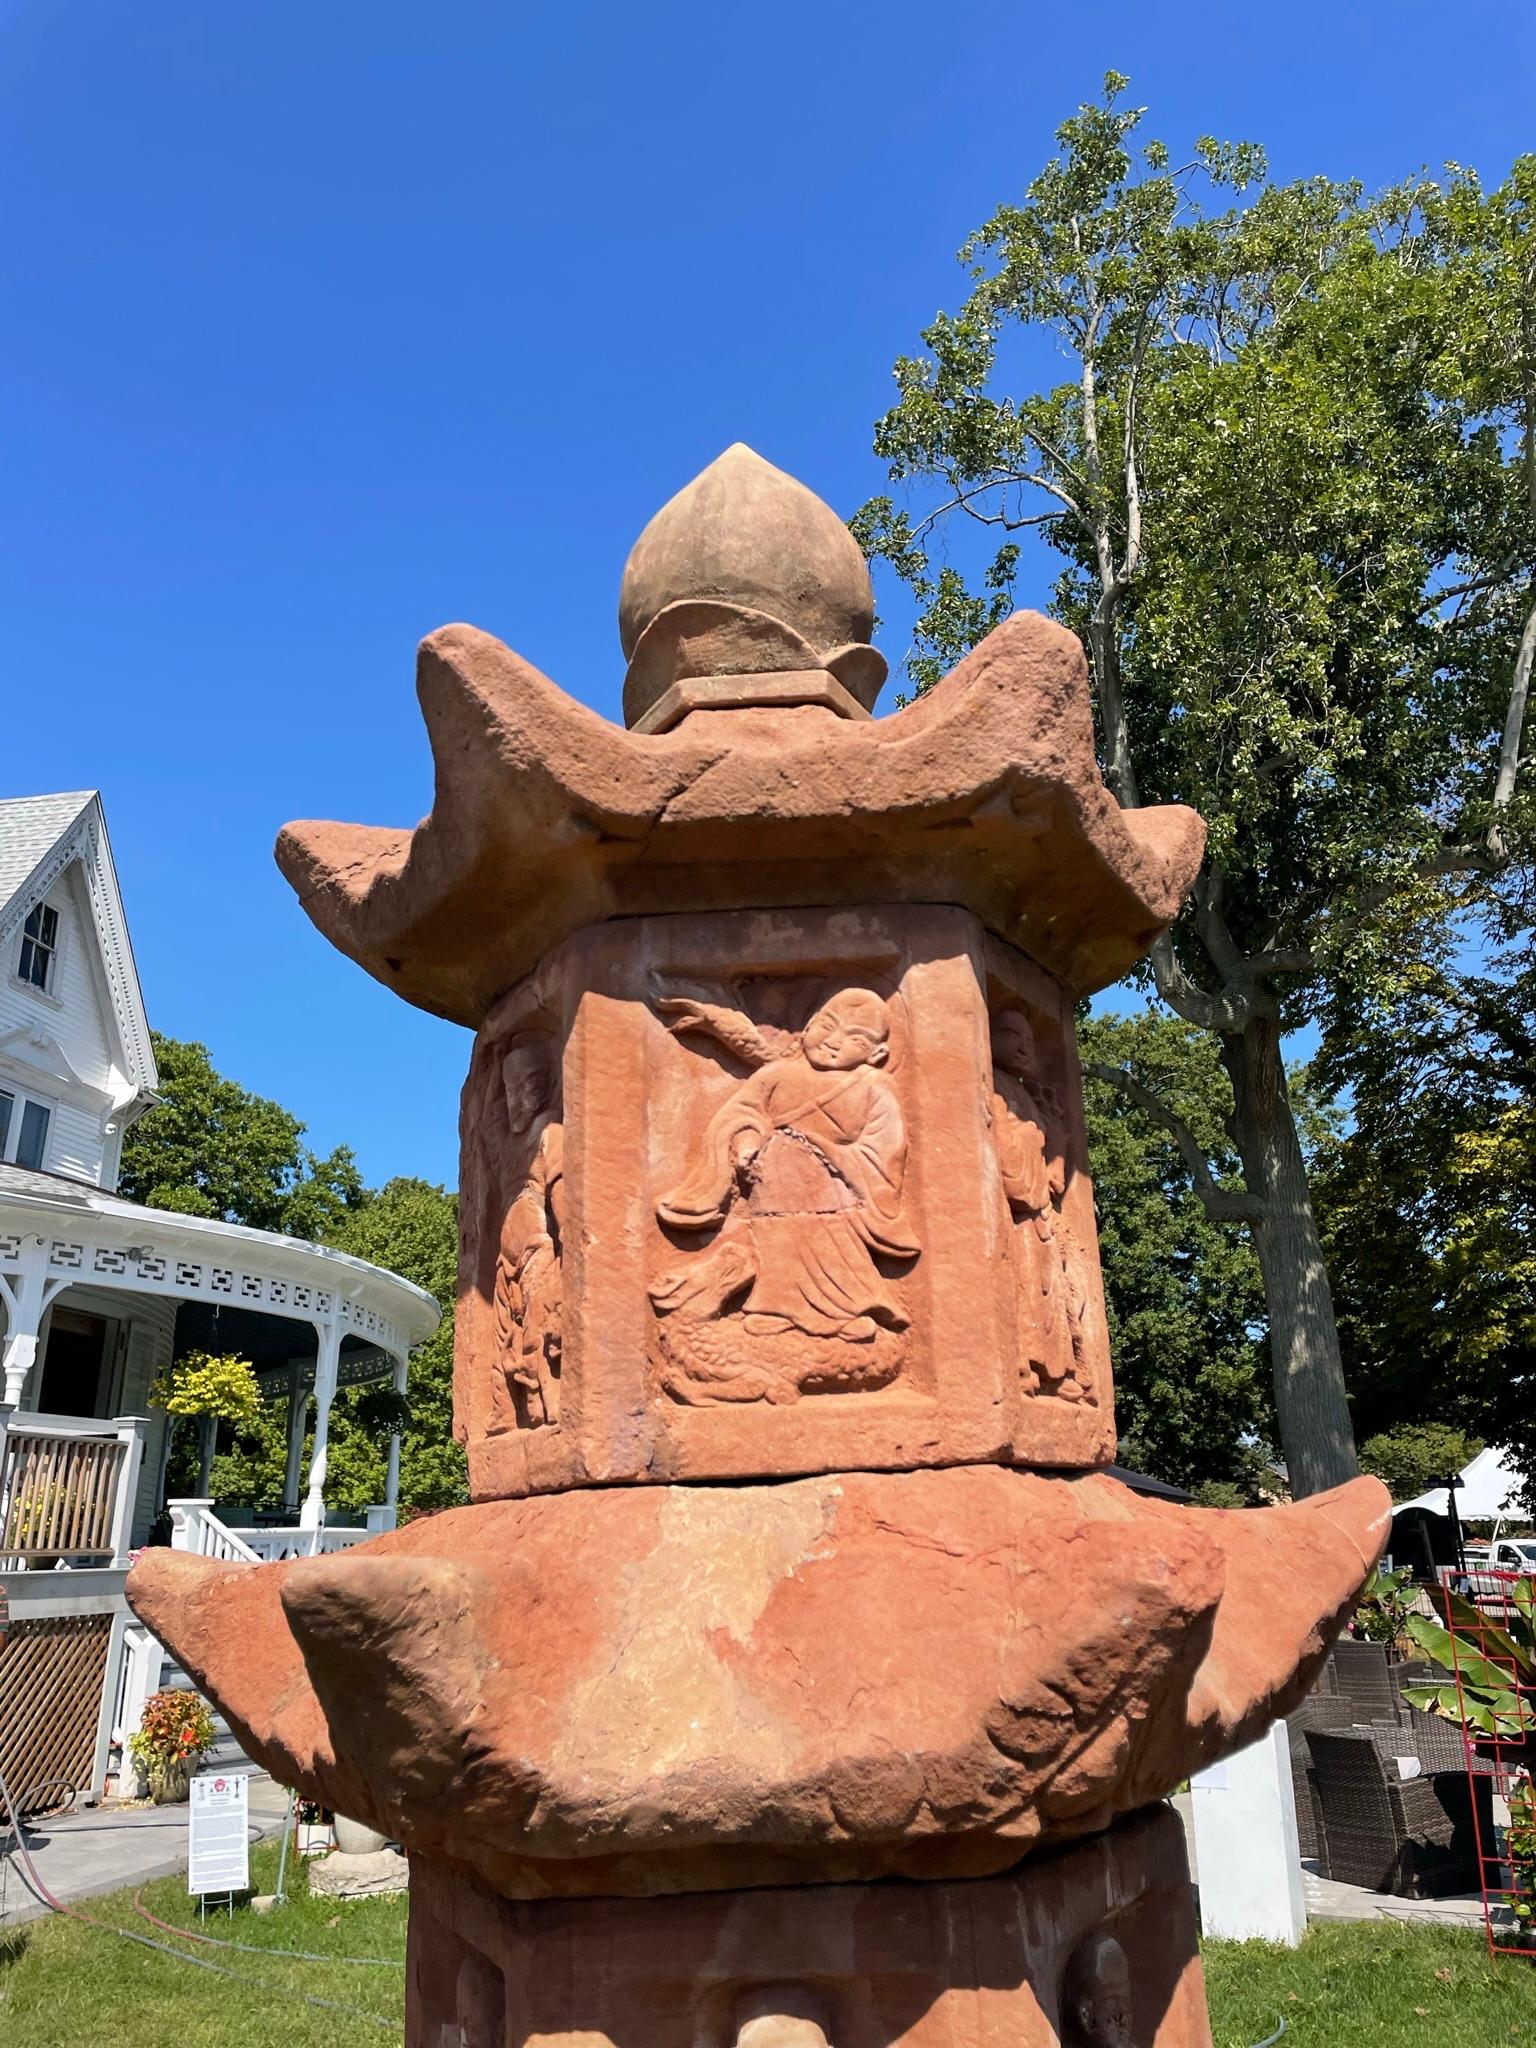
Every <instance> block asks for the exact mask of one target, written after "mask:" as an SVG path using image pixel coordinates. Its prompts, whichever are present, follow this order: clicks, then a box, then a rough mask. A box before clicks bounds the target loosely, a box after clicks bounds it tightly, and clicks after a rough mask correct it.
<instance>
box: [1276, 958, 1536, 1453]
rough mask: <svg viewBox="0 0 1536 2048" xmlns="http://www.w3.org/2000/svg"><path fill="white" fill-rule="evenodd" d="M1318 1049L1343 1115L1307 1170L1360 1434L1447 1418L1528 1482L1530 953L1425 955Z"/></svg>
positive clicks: (1532, 1210)
mask: <svg viewBox="0 0 1536 2048" xmlns="http://www.w3.org/2000/svg"><path fill="white" fill-rule="evenodd" d="M1321 1060H1322V1064H1323V1067H1324V1069H1325V1072H1327V1073H1329V1075H1330V1076H1331V1078H1332V1079H1333V1080H1334V1081H1336V1082H1337V1081H1339V1080H1341V1079H1343V1080H1347V1082H1348V1086H1349V1089H1350V1100H1351V1121H1350V1123H1349V1126H1348V1128H1347V1129H1346V1130H1344V1131H1341V1132H1340V1133H1338V1134H1337V1135H1336V1136H1335V1137H1334V1138H1333V1139H1332V1140H1331V1141H1330V1142H1327V1143H1325V1144H1324V1145H1323V1146H1322V1148H1321V1149H1320V1153H1319V1157H1318V1161H1317V1166H1316V1171H1315V1176H1314V1179H1315V1186H1316V1193H1317V1204H1318V1213H1319V1216H1320V1218H1321V1220H1322V1227H1323V1236H1324V1243H1325V1245H1326V1248H1327V1253H1328V1259H1329V1265H1330V1269H1331V1271H1332V1273H1333V1275H1334V1284H1335V1291H1336V1295H1337V1299H1338V1305H1339V1329H1340V1334H1341V1338H1342V1343H1343V1351H1344V1360H1345V1367H1346V1371H1347V1373H1348V1376H1349V1384H1350V1394H1351V1400H1352V1404H1353V1407H1354V1411H1355V1418H1356V1424H1357V1427H1358V1428H1359V1430H1360V1432H1361V1434H1362V1435H1363V1436H1371V1435H1373V1434H1375V1433H1377V1432H1386V1431H1390V1430H1391V1429H1392V1428H1393V1426H1394V1425H1395V1424H1398V1423H1401V1422H1409V1423H1415V1424H1418V1423H1444V1424H1446V1425H1449V1426H1451V1427H1453V1428H1455V1429H1456V1430H1459V1431H1462V1432H1464V1433H1466V1434H1467V1435H1469V1436H1471V1437H1474V1438H1478V1439H1481V1440H1482V1441H1484V1442H1488V1443H1495V1444H1498V1445H1500V1446H1501V1447H1503V1448H1505V1449H1508V1450H1510V1451H1511V1452H1512V1453H1513V1454H1514V1457H1515V1459H1516V1462H1517V1463H1518V1464H1519V1466H1520V1468H1521V1470H1522V1471H1523V1472H1524V1473H1525V1475H1526V1477H1527V1480H1528V1482H1529V1483H1531V1485H1532V1487H1533V1489H1536V967H1533V966H1532V965H1531V963H1530V959H1529V955H1528V950H1527V949H1526V948H1524V947H1521V948H1520V949H1519V951H1518V952H1517V953H1515V954H1514V955H1512V956H1508V957H1505V956H1497V955H1496V956H1494V957H1493V958H1491V959H1488V960H1485V961H1483V962H1482V963H1481V964H1480V965H1479V967H1478V968H1477V969H1476V970H1475V971H1466V970H1463V971H1460V972H1458V971H1456V970H1455V967H1454V964H1447V963H1446V962H1444V961H1441V962H1438V963H1430V964H1427V965H1424V966H1422V967H1421V969H1420V971H1419V973H1418V974H1417V976H1416V977H1415V980H1414V983H1413V985H1412V986H1411V987H1409V988H1407V989H1405V990H1404V991H1402V992H1401V993H1400V994H1399V996H1398V998H1397V1000H1396V1001H1395V1002H1394V1003H1393V1004H1392V1005H1391V1007H1390V1008H1389V1009H1387V1010H1385V1011H1384V1012H1383V1013H1382V1014H1380V1015H1378V1016H1377V1017H1376V1018H1375V1019H1374V1020H1373V1028H1372V1029H1371V1030H1370V1032H1369V1033H1360V1034H1357V1035H1356V1036H1355V1037H1353V1038H1351V1039H1350V1040H1349V1041H1347V1042H1346V1043H1344V1044H1343V1045H1341V1046H1337V1047H1329V1046H1327V1045H1325V1047H1324V1051H1323V1054H1322V1056H1321ZM1459 1462H1460V1463H1465V1459H1462V1460H1460V1461H1459ZM1382 1476H1383V1477H1386V1476H1387V1474H1386V1473H1385V1471H1383V1474H1382ZM1415 1490H1418V1491H1422V1488H1418V1489H1415Z"/></svg>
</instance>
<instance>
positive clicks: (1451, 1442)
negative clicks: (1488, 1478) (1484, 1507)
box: [1360, 1422, 1483, 1501]
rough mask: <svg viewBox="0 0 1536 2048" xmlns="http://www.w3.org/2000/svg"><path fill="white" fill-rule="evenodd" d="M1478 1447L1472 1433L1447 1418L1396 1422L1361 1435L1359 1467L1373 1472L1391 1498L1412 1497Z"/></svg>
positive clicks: (1452, 1470) (1464, 1461)
mask: <svg viewBox="0 0 1536 2048" xmlns="http://www.w3.org/2000/svg"><path fill="white" fill-rule="evenodd" d="M1482 1448H1483V1447H1482V1444H1481V1443H1480V1442H1479V1440H1478V1439H1477V1438H1476V1437H1475V1436H1468V1435H1467V1433H1466V1431H1465V1430H1463V1429H1456V1428H1454V1427H1453V1426H1452V1425H1451V1424H1450V1423H1448V1422H1400V1423H1397V1424H1395V1425H1394V1427H1393V1428H1391V1429H1386V1430H1383V1431H1381V1433H1380V1434H1379V1435H1377V1436H1368V1437H1367V1438H1366V1439H1365V1441H1364V1443H1363V1444H1361V1446H1360V1469H1361V1470H1362V1471H1363V1472H1374V1473H1375V1474H1376V1477H1377V1478H1378V1479H1380V1480H1381V1481H1383V1482H1384V1484H1385V1485H1386V1486H1387V1487H1388V1488H1389V1489H1390V1490H1391V1494H1392V1498H1393V1499H1394V1500H1396V1501H1404V1500H1413V1499H1415V1498H1416V1497H1417V1496H1418V1495H1419V1494H1421V1493H1427V1492H1428V1491H1429V1489H1430V1487H1431V1486H1433V1485H1434V1484H1435V1482H1436V1481H1437V1480H1445V1479H1448V1478H1449V1477H1450V1476H1451V1474H1452V1473H1455V1472H1460V1471H1461V1470H1462V1468H1463V1467H1464V1466H1466V1465H1469V1464H1470V1463H1471V1461H1472V1460H1473V1459H1474V1458H1475V1457H1476V1456H1477V1454H1478V1452H1479V1451H1480V1450H1481V1449H1482Z"/></svg>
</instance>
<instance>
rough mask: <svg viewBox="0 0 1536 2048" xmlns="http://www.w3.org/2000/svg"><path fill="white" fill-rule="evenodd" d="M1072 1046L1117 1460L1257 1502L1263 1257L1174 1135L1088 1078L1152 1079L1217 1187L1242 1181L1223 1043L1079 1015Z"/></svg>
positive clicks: (1261, 1452)
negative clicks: (1211, 1164)
mask: <svg viewBox="0 0 1536 2048" xmlns="http://www.w3.org/2000/svg"><path fill="white" fill-rule="evenodd" d="M1078 1035H1079V1041H1080V1045H1081V1049H1082V1054H1083V1059H1084V1061H1085V1063H1086V1064H1087V1065H1088V1066H1089V1068H1090V1074H1089V1079H1088V1083H1087V1089H1086V1104H1087V1116H1088V1161H1089V1168H1090V1171H1091V1172H1092V1175H1093V1193H1094V1202H1095V1205H1096V1207H1097V1210H1098V1219H1099V1243H1100V1247H1101V1251H1102V1255H1103V1261H1104V1289H1105V1302H1106V1308H1107V1310H1108V1317H1109V1335H1110V1347H1111V1352H1112V1355H1113V1358H1114V1369H1115V1413H1116V1418H1117V1421H1118V1425H1119V1432H1120V1461H1121V1463H1122V1464H1125V1465H1129V1466H1131V1467H1132V1468H1133V1469H1135V1470H1138V1471H1143V1472H1150V1473H1151V1474H1152V1475H1153V1476H1154V1477H1155V1478H1158V1479H1165V1480H1167V1481H1169V1482H1170V1483H1171V1484H1173V1485H1176V1486H1187V1487H1190V1488H1191V1489H1199V1490H1201V1497H1202V1498H1205V1499H1209V1500H1211V1502H1212V1504H1214V1505H1229V1506H1230V1505H1235V1504H1236V1503H1238V1502H1239V1501H1243V1500H1248V1501H1252V1500H1254V1499H1255V1498H1257V1494H1258V1488H1259V1485H1260V1483H1261V1479H1262V1477H1263V1475H1264V1471H1265V1466H1266V1463H1267V1457H1266V1453H1267V1451H1268V1445H1269V1440H1270V1439H1271V1437H1272V1435H1273V1430H1274V1420H1273V1414H1272V1410H1271V1405H1270V1400H1269V1394H1268V1370H1267V1360H1266V1358H1265V1356H1264V1346H1263V1342H1262V1338H1261V1336H1260V1335H1259V1334H1258V1333H1259V1331H1260V1329H1261V1326H1262V1322H1263V1316H1264V1293H1263V1287H1262V1284H1261V1281H1260V1277H1259V1269H1258V1262H1257V1261H1256V1259H1255V1258H1254V1255H1253V1249H1252V1246H1251V1245H1250V1244H1249V1243H1248V1242H1247V1239H1246V1236H1245V1234H1244V1232H1243V1230H1242V1229H1241V1227H1240V1226H1239V1225H1238V1224H1236V1223H1232V1222H1218V1221H1216V1220H1214V1219H1213V1218H1212V1217H1210V1216H1209V1215H1208V1214H1207V1212H1206V1209H1205V1205H1204V1203H1203V1202H1202V1201H1201V1199H1200V1196H1199V1193H1198V1190H1197V1189H1196V1187H1195V1184H1194V1180H1193V1177H1192V1176H1191V1173H1190V1170H1189V1167H1188V1165H1187V1163H1186V1162H1185V1160H1184V1158H1183V1156H1182V1155H1181V1153H1180V1151H1179V1147H1178V1145H1177V1144H1176V1143H1175V1141H1174V1140H1173V1138H1172V1137H1171V1136H1170V1135H1169V1134H1168V1132H1167V1131H1166V1130H1165V1129H1164V1128H1163V1127H1162V1126H1161V1125H1159V1124H1157V1123H1155V1122H1153V1121H1152V1120H1151V1119H1150V1118H1149V1117H1148V1116H1147V1115H1146V1114H1145V1112H1144V1111H1142V1110H1140V1109H1138V1108H1137V1107H1136V1105H1135V1104H1133V1103H1129V1102H1127V1101H1126V1099H1125V1097H1124V1095H1123V1094H1122V1093H1121V1092H1120V1090H1119V1089H1118V1088H1116V1087H1115V1086H1114V1084H1113V1083H1112V1082H1109V1081H1106V1080H1102V1079H1099V1078H1096V1077H1095V1075H1094V1074H1093V1072H1092V1071H1091V1070H1092V1069H1093V1068H1094V1067H1096V1066H1098V1065H1101V1064H1106V1063H1107V1064H1108V1065H1110V1066H1112V1067H1121V1066H1134V1067H1135V1069H1136V1071H1137V1072H1138V1073H1141V1074H1144V1075H1146V1076H1148V1077H1149V1079H1150V1081H1151V1082H1152V1083H1153V1084H1154V1085H1155V1086H1156V1089H1157V1092H1158V1095H1159V1098H1160V1099H1161V1100H1162V1101H1165V1102H1168V1103H1171V1104H1173V1105H1175V1106H1176V1108H1177V1111H1178V1114H1179V1115H1180V1116H1181V1117H1182V1118H1183V1119H1184V1121H1185V1122H1186V1124H1187V1125H1188V1127H1189V1128H1190V1129H1191V1130H1192V1131H1195V1132H1197V1133H1198V1134H1199V1137H1200V1141H1201V1144H1202V1146H1203V1147H1204V1148H1205V1150H1206V1154H1207V1156H1208V1157H1209V1158H1211V1159H1212V1160H1214V1161H1215V1162H1216V1166H1217V1171H1218V1172H1219V1173H1220V1174H1221V1176H1222V1178H1223V1179H1224V1180H1225V1179H1227V1178H1235V1177H1236V1174H1237V1171H1238V1164H1237V1158H1236V1155H1235V1153H1234V1152H1233V1151H1232V1147H1231V1141H1230V1140H1229V1139H1228V1138H1227V1137H1226V1135H1225V1133H1224V1131H1223V1129H1222V1116H1223V1113H1224V1106H1225V1097H1226V1084H1225V1079H1224V1076H1223V1074H1222V1071H1221V1064H1220V1061H1219V1060H1218V1059H1217V1057H1216V1049H1215V1046H1214V1045H1213V1043H1212V1041H1211V1039H1210V1037H1209V1035H1208V1034H1206V1033H1204V1032H1199V1031H1196V1030H1194V1029H1193V1028H1192V1027H1191V1026H1190V1025H1188V1024H1185V1023H1183V1022H1182V1021H1181V1020H1180V1019H1179V1018H1177V1017H1169V1016H1167V1015H1157V1014H1154V1013H1152V1012H1150V1011H1142V1012H1140V1013H1139V1014H1137V1015H1134V1016H1127V1017H1119V1016H1098V1017H1093V1016H1090V1017H1085V1018H1083V1019H1082V1020H1081V1022H1080V1024H1079V1031H1078ZM1212 1489H1222V1490H1220V1491H1212Z"/></svg>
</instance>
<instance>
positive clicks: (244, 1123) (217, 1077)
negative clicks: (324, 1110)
mask: <svg viewBox="0 0 1536 2048" xmlns="http://www.w3.org/2000/svg"><path fill="white" fill-rule="evenodd" d="M154 1044H155V1061H156V1064H157V1066H158V1067H159V1070H160V1100H159V1102H158V1103H157V1104H156V1105H155V1106H154V1108H153V1109H151V1110H150V1111H148V1113H147V1114H146V1115H144V1116H142V1117H140V1119H139V1120H138V1122H137V1123H135V1124H134V1125H133V1126H132V1127H131V1129H130V1130H129V1132H128V1135H127V1137H126V1138H125V1140H124V1142H123V1160H122V1172H121V1174H120V1177H119V1180H118V1188H119V1191H120V1192H121V1193H122V1194H124V1195H126V1196H127V1197H128V1199H129V1200H130V1201H134V1202H143V1203H144V1204H145V1205H146V1206H147V1207H149V1208H151V1209H173V1210H176V1211H178V1212H179V1213H180V1214H182V1215H184V1216H217V1217H220V1218H222V1220H223V1221H224V1222H226V1223H244V1224H248V1225H249V1226H250V1227H251V1228H252V1229H253V1230H281V1231H286V1232H287V1233H288V1235H289V1236H291V1237H305V1238H321V1237H325V1236H326V1235H327V1234H328V1232H329V1231H330V1230H331V1229H333V1228H334V1227H335V1225H336V1224H337V1223H338V1221H339V1220H340V1219H341V1218H342V1217H343V1216H345V1215H346V1213H347V1212H348V1211H349V1210H352V1209H354V1208H356V1207H357V1206H358V1204H359V1203H361V1201H362V1200H363V1197H364V1188H363V1181H362V1176H361V1175H360V1174H359V1172H358V1170H357V1165H356V1162H355V1160H354V1159H353V1157H352V1153H351V1151H350V1150H349V1149H348V1148H347V1147H346V1146H345V1145H339V1146H337V1148H336V1150H335V1151H334V1152H331V1153H328V1154H327V1155H326V1156H325V1157H324V1158H323V1159H322V1158H317V1157H316V1155H315V1154H314V1153H313V1152H311V1151H310V1150H309V1148H308V1147H307V1146H306V1145H305V1144H304V1142H303V1141H304V1126H303V1124H302V1123H300V1121H299V1119H298V1118H297V1117H296V1116H293V1115H291V1114H290V1113H289V1112H288V1111H287V1110H286V1109H283V1108H282V1107H280V1105H279V1104H277V1103H275V1102H270V1101H268V1100H267V1099H266V1098H265V1097H264V1096H260V1095H253V1094H251V1093H250V1091H249V1090H248V1089H245V1088H242V1087H241V1086H240V1085H239V1083H238V1082H236V1081H229V1080H226V1079H225V1077H224V1076H223V1075H222V1074H220V1073H219V1072H218V1071H217V1069H216V1068H215V1067H214V1064H213V1062H212V1060H211V1059H210V1058H209V1056H208V1048H207V1047H206V1046H204V1045H199V1044H197V1043H196V1042H195V1041H188V1040H182V1039H176V1038H163V1037H162V1036H161V1035H160V1033H159V1032H156V1033H155V1034H154Z"/></svg>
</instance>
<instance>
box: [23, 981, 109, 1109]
mask: <svg viewBox="0 0 1536 2048" xmlns="http://www.w3.org/2000/svg"><path fill="white" fill-rule="evenodd" d="M33 992H34V994H35V993H36V991H35V990H34V991H33ZM23 1048H30V1049H31V1052H33V1053H43V1054H45V1055H46V1057H45V1058H43V1059H34V1058H32V1057H30V1055H29V1053H28V1052H27V1051H25V1050H23ZM3 1074H10V1075H13V1076H14V1077H15V1079H16V1081H17V1083H18V1084H19V1086H21V1087H23V1088H26V1089H29V1090H31V1091H32V1092H33V1093H35V1094H45V1095H47V1097H48V1098H49V1099H50V1100H51V1101H54V1102H70V1103H73V1104H74V1106H75V1107H76V1108H77V1109H88V1110H91V1111H93V1112H94V1113H95V1114H96V1115H97V1116H100V1115H101V1114H102V1113H103V1112H104V1111H105V1110H109V1109H111V1108H112V1107H113V1106H114V1105H115V1103H116V1099H117V1098H116V1097H115V1096H114V1095H113V1094H112V1091H111V1090H110V1089H109V1088H98V1087H96V1086H95V1085H94V1083H92V1082H90V1081H83V1080H81V1078H80V1076H79V1074H78V1073H77V1072H76V1071H75V1069H74V1067H72V1066H71V1065H70V1062H69V1057H68V1055H67V1054H66V1053H65V1051H64V1048H63V1047H62V1046H61V1045H60V1044H59V1041H58V1040H57V1039H56V1038H55V1037H53V1036H52V1034H51V1033H50V1032H48V1031H45V1030H44V1029H43V1027H42V1025H41V1024H18V1025H16V1026H15V1027H14V1028H13V1029H12V1030H10V1031H7V1032H4V1033H0V1075H3Z"/></svg>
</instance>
